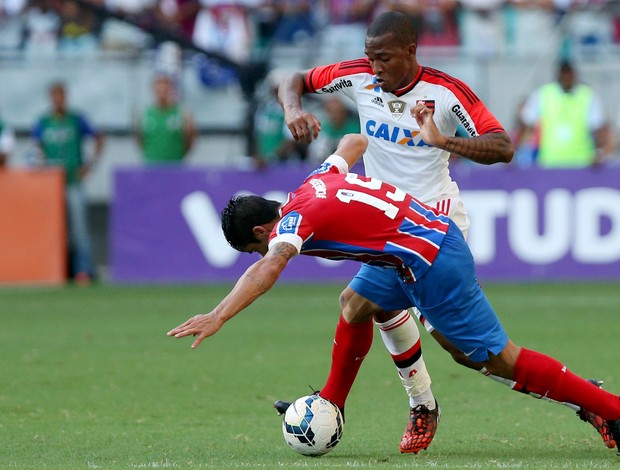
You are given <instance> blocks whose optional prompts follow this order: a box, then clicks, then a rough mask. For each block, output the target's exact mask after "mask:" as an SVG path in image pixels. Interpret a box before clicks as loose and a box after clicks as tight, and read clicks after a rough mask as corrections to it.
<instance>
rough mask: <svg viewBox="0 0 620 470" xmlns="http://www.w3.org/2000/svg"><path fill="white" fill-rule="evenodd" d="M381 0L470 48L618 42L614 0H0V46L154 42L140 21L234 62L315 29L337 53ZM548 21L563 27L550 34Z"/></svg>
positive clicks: (488, 52)
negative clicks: (554, 33) (542, 41)
mask: <svg viewBox="0 0 620 470" xmlns="http://www.w3.org/2000/svg"><path fill="white" fill-rule="evenodd" d="M390 9H398V10H401V11H405V12H407V13H409V14H410V15H412V16H413V17H414V18H415V19H416V21H417V22H418V24H419V27H418V29H419V43H420V45H430V46H445V47H454V46H462V47H463V48H464V49H465V51H466V52H467V53H469V54H473V55H477V56H485V57H491V56H493V55H496V54H531V53H537V52H540V50H541V47H543V46H544V47H549V44H548V41H549V40H553V41H554V42H556V43H557V45H558V46H559V47H567V45H568V42H569V41H577V42H579V43H580V45H582V46H585V47H588V46H592V47H594V46H596V45H597V44H600V43H613V44H618V43H620V2H618V1H617V0H413V1H412V0H383V1H381V0H236V1H217V0H77V1H74V0H30V1H28V0H2V1H0V47H2V48H21V49H23V50H25V51H27V52H28V53H29V54H34V55H38V54H51V53H59V54H78V53H87V52H89V51H93V50H96V49H98V48H103V49H112V50H114V49H119V48H138V49H140V48H144V47H152V46H153V45H154V43H155V42H157V39H156V38H155V40H154V39H153V37H149V36H148V35H145V34H144V31H145V30H146V31H149V30H150V31H152V30H154V29H157V30H158V31H159V32H160V33H164V34H166V33H169V34H172V35H174V36H175V37H177V38H178V39H180V40H185V41H191V42H192V43H193V44H195V45H196V46H198V47H201V48H204V49H208V50H220V51H222V52H223V53H224V54H225V55H227V56H228V57H230V58H231V59H233V60H235V61H237V62H243V61H245V60H248V59H249V58H250V56H251V55H252V54H256V53H257V52H259V51H262V50H265V49H268V48H269V47H270V46H272V45H274V44H295V43H300V42H303V41H307V40H308V38H311V37H314V36H316V35H322V36H324V37H327V38H329V43H330V45H331V49H332V50H333V51H334V54H337V57H334V58H338V59H342V58H351V57H355V56H358V55H360V53H361V52H362V51H363V40H364V34H365V28H366V26H367V25H368V24H369V22H370V21H371V20H372V19H373V18H374V17H375V16H376V15H378V14H379V13H381V12H383V11H385V10H390ZM556 28H557V29H559V30H561V32H562V33H561V34H558V35H555V37H554V38H550V37H549V32H550V31H553V30H554V29H556ZM540 40H544V41H545V42H546V43H545V44H541V43H540V42H539V41H540ZM562 42H564V44H563V45H562V44H561V43H562ZM328 62H331V61H330V60H328Z"/></svg>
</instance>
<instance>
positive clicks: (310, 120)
mask: <svg viewBox="0 0 620 470" xmlns="http://www.w3.org/2000/svg"><path fill="white" fill-rule="evenodd" d="M286 126H287V127H288V128H289V130H290V131H291V135H292V136H293V139H295V140H296V141H297V142H301V143H304V144H309V143H310V142H312V140H313V139H316V138H317V137H318V136H319V132H320V131H321V122H320V121H319V120H318V119H317V117H316V116H315V115H314V114H312V113H307V112H306V111H303V110H299V111H293V112H289V113H287V115H286Z"/></svg>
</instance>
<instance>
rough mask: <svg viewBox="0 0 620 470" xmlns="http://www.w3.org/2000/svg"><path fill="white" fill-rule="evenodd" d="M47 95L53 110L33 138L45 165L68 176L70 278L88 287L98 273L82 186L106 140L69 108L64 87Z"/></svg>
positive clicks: (53, 86)
mask: <svg viewBox="0 0 620 470" xmlns="http://www.w3.org/2000/svg"><path fill="white" fill-rule="evenodd" d="M48 91H49V98H50V102H51V109H50V111H49V112H47V113H45V114H44V115H43V116H42V117H41V118H40V119H39V120H38V122H37V123H36V125H35V127H34V129H33V132H32V134H33V137H34V140H35V142H36V144H37V145H38V147H39V148H40V151H41V152H40V154H41V157H42V159H43V162H44V163H45V164H46V165H51V166H56V167H60V168H62V169H63V170H64V172H65V183H66V186H65V196H66V204H67V221H68V229H69V230H68V232H69V253H70V274H71V276H72V277H73V278H74V280H75V282H76V283H77V284H79V285H88V284H90V282H91V280H92V279H93V277H94V275H95V269H94V266H93V262H92V254H91V241H90V231H89V227H88V218H87V205H86V197H85V194H84V188H83V185H82V182H83V181H84V179H85V178H86V177H87V176H88V174H89V172H90V171H91V169H92V168H93V165H94V164H95V162H96V161H97V160H99V158H100V157H101V154H102V151H103V145H104V139H103V135H102V134H101V133H100V132H98V131H97V130H96V129H95V128H94V127H93V126H91V124H90V123H89V122H88V120H87V119H86V117H85V116H84V115H83V114H81V113H79V112H77V111H73V110H71V109H69V108H68V106H67V97H66V88H65V85H64V83H62V82H54V83H52V84H51V85H50V87H49V89H48ZM86 137H90V138H92V139H93V140H94V145H93V153H92V156H91V158H86V157H85V155H84V153H85V152H84V148H83V147H84V143H85V138H86Z"/></svg>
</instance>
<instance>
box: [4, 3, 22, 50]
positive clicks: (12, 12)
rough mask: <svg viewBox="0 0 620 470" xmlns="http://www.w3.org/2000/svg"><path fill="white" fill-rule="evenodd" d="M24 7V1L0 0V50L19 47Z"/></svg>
mask: <svg viewBox="0 0 620 470" xmlns="http://www.w3.org/2000/svg"><path fill="white" fill-rule="evenodd" d="M25 6H26V0H0V50H2V49H9V50H10V49H18V48H19V47H20V45H21V41H22V29H23V27H22V15H21V13H22V11H23V10H24V8H25Z"/></svg>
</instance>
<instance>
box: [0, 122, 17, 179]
mask: <svg viewBox="0 0 620 470" xmlns="http://www.w3.org/2000/svg"><path fill="white" fill-rule="evenodd" d="M14 146H15V135H14V134H13V130H12V129H11V128H10V127H9V126H8V125H7V124H6V123H5V122H4V121H2V119H0V169H2V168H4V167H6V165H7V163H8V161H9V156H10V155H11V152H12V151H13V147H14Z"/></svg>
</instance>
